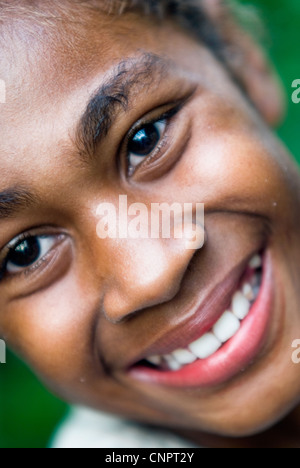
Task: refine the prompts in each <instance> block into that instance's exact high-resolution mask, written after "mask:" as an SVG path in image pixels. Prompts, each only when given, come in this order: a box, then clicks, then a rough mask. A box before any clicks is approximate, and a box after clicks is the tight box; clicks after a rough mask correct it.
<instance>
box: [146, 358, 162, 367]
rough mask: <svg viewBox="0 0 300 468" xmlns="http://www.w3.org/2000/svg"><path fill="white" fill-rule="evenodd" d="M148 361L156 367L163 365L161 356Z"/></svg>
mask: <svg viewBox="0 0 300 468" xmlns="http://www.w3.org/2000/svg"><path fill="white" fill-rule="evenodd" d="M147 361H149V362H151V364H154V365H155V366H159V365H160V364H161V357H160V356H151V357H148V358H147Z"/></svg>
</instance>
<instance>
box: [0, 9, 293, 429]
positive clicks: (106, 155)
mask: <svg viewBox="0 0 300 468" xmlns="http://www.w3.org/2000/svg"><path fill="white" fill-rule="evenodd" d="M14 27H15V28H21V29H20V31H19V33H18V34H15V35H14V37H13V41H12V42H11V44H10V46H9V48H8V49H5V50H4V52H3V54H2V55H3V58H2V59H1V61H2V63H1V71H0V76H1V78H2V79H4V80H5V82H6V86H7V102H6V104H5V105H1V113H0V129H1V130H0V133H1V139H0V141H1V145H0V167H1V181H0V191H1V192H3V193H2V195H1V196H0V212H1V221H0V222H1V231H0V246H1V253H0V258H1V264H2V269H1V271H2V274H1V282H0V332H1V335H2V336H3V337H4V338H5V339H6V340H7V342H8V343H9V344H10V345H11V347H12V348H13V349H15V350H16V351H17V352H18V353H19V354H20V355H21V356H22V357H23V358H24V359H25V360H26V361H27V362H28V363H29V364H30V365H31V366H32V368H33V369H35V371H36V372H37V374H38V375H39V376H40V377H41V378H42V379H43V380H44V381H45V382H46V383H47V385H48V386H50V387H51V388H52V389H53V390H54V391H55V392H57V393H58V394H60V395H61V396H63V397H64V398H66V399H68V400H69V401H72V402H77V403H84V404H88V405H91V406H94V407H96V408H99V409H105V410H107V411H113V412H116V413H119V414H124V415H126V416H129V417H133V418H136V419H139V420H142V421H148V422H152V423H156V424H162V425H165V426H171V427H181V428H187V429H196V430H204V431H208V432H214V433H217V434H224V435H246V434H250V433H255V432H257V431H259V430H262V429H264V428H266V427H267V426H269V425H271V424H273V423H274V422H276V421H277V420H278V419H280V418H282V417H283V416H284V415H285V414H286V413H287V412H289V411H290V410H291V409H292V408H293V407H295V406H296V405H297V403H298V400H299V391H300V375H299V369H298V368H297V366H296V365H295V364H293V363H292V361H291V354H292V348H291V344H292V342H293V341H294V340H295V339H297V338H299V336H298V335H299V333H297V331H298V330H299V329H300V315H299V305H300V292H299V287H298V280H297V278H299V273H300V272H299V269H300V267H299V265H300V251H299V250H300V249H299V234H300V224H299V215H298V213H299V208H300V206H299V203H300V201H299V178H298V173H297V171H296V169H295V167H294V165H293V164H292V162H291V161H290V158H289V156H288V155H287V153H286V151H285V150H284V149H283V148H282V146H281V144H280V143H279V142H278V141H277V139H276V138H275V137H274V136H273V134H272V132H271V131H270V130H269V128H268V127H267V126H266V125H265V124H264V122H263V121H262V119H261V117H260V116H259V115H258V114H257V113H256V111H254V110H253V108H252V107H251V106H250V104H249V103H248V101H247V100H246V98H245V96H243V95H242V94H241V92H240V91H239V89H238V88H237V87H236V85H234V84H233V82H232V81H231V79H230V77H229V75H228V74H227V73H226V71H225V69H224V68H223V67H222V66H221V65H220V64H219V63H218V62H217V60H216V59H215V58H214V57H213V55H212V54H211V53H210V52H209V51H208V50H207V49H206V48H205V47H204V46H202V45H201V44H198V43H196V42H195V41H194V40H193V39H191V38H189V37H188V36H187V35H186V34H184V33H183V32H182V31H180V30H178V29H177V28H176V27H175V26H174V25H172V24H169V23H166V22H165V23H164V24H163V25H161V26H158V25H156V24H155V23H154V22H153V21H152V20H150V19H146V18H141V17H139V18H137V17H136V16H135V15H133V14H127V15H124V16H122V17H120V18H116V19H115V20H114V21H113V22H112V20H111V19H107V18H106V17H101V16H100V15H99V16H97V17H96V16H95V15H94V16H93V18H89V17H88V16H87V17H86V21H85V22H82V25H81V26H80V27H79V26H78V29H79V34H78V35H76V40H75V37H73V42H74V43H76V47H71V46H70V44H72V41H71V40H70V35H71V34H72V32H71V31H69V30H68V28H66V30H65V32H64V35H63V36H59V34H57V35H56V37H53V36H51V34H48V31H47V26H45V27H44V29H42V32H41V29H40V28H41V26H39V27H38V26H35V24H34V23H33V24H32V26H31V27H32V28H33V29H34V28H35V27H36V28H39V29H37V31H35V33H36V35H34V34H31V32H29V31H28V29H27V28H26V27H25V26H24V27H21V26H20V24H18V25H17V24H15V26H14ZM41 37H42V38H43V41H39V39H37V38H41ZM29 43H30V48H29V47H28V44H29ZM72 45H73V44H72ZM25 51H26V54H25ZM12 54H14V55H12ZM8 64H9V66H8ZM120 194H123V195H127V197H128V203H134V202H139V203H143V204H145V205H146V206H147V207H149V206H150V204H151V203H155V202H156V203H157V202H158V203H162V202H165V203H170V204H172V203H174V202H179V203H200V202H201V203H205V232H206V242H205V245H204V247H203V248H202V249H199V250H197V251H193V250H187V249H186V248H185V247H184V245H183V243H181V242H180V241H178V240H176V239H152V240H151V239H135V240H133V239H105V240H100V239H99V237H98V235H97V224H98V222H99V216H97V207H98V206H99V204H100V203H105V202H109V203H113V204H115V205H116V206H117V204H118V202H119V195H120ZM250 261H251V262H250ZM249 262H250V266H249ZM225 311H226V314H224V312H225ZM237 316H238V318H237ZM217 322H218V323H217ZM216 323H217V325H216ZM200 338H201V340H200V341H199V339H200ZM183 350H184V351H183ZM150 360H151V361H152V362H153V363H154V364H152V365H151V364H150ZM262 402H263V404H262Z"/></svg>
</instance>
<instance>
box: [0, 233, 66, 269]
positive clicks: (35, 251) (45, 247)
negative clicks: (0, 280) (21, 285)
mask: <svg viewBox="0 0 300 468" xmlns="http://www.w3.org/2000/svg"><path fill="white" fill-rule="evenodd" d="M56 242H57V236H53V235H52V236H31V237H28V238H27V239H23V240H22V241H20V242H19V243H18V244H17V245H15V246H14V247H11V248H10V251H9V253H8V255H7V258H6V262H5V264H6V267H5V271H6V272H7V273H9V274H17V273H20V272H22V271H24V270H26V269H27V268H29V267H32V266H34V265H35V264H36V263H38V262H39V261H40V260H42V259H43V258H44V257H45V255H47V253H48V252H49V251H50V250H51V249H52V247H53V246H54V245H55V243H56Z"/></svg>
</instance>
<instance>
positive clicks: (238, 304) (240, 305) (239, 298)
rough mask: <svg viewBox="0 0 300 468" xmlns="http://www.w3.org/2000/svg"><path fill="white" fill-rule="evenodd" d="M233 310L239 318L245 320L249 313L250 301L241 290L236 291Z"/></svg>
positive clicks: (232, 305)
mask: <svg viewBox="0 0 300 468" xmlns="http://www.w3.org/2000/svg"><path fill="white" fill-rule="evenodd" d="M251 292H252V288H251ZM231 310H232V312H233V313H234V315H235V316H236V317H237V318H238V319H239V320H244V318H246V317H247V315H248V313H249V310H250V302H249V301H248V299H247V298H246V297H245V296H244V295H243V294H242V293H241V292H236V293H235V295H234V296H233V298H232V304H231Z"/></svg>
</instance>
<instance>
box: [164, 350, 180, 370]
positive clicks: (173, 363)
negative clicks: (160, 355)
mask: <svg viewBox="0 0 300 468" xmlns="http://www.w3.org/2000/svg"><path fill="white" fill-rule="evenodd" d="M164 359H165V361H166V363H167V366H168V368H169V369H171V370H172V371H178V370H179V369H181V364H179V362H178V361H177V360H176V359H175V358H174V357H173V356H172V355H171V354H167V355H165V356H164Z"/></svg>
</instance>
